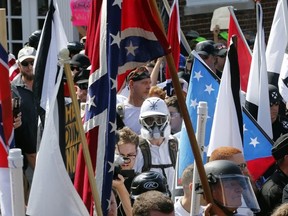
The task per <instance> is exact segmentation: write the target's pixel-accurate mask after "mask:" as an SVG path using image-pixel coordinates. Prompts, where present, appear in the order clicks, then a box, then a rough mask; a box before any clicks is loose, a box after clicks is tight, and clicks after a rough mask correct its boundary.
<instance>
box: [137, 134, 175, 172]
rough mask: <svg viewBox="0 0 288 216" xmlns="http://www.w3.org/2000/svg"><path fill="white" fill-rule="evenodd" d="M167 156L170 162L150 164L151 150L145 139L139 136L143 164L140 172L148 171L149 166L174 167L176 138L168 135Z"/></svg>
mask: <svg viewBox="0 0 288 216" xmlns="http://www.w3.org/2000/svg"><path fill="white" fill-rule="evenodd" d="M168 147H169V156H170V159H171V162H172V164H157V165H155V164H152V160H151V151H150V148H149V144H148V142H147V140H146V139H143V138H140V141H139V148H140V149H141V152H142V154H143V159H144V165H143V167H142V172H145V171H149V170H150V169H151V168H161V169H162V170H163V169H164V168H168V167H172V166H173V168H174V169H175V165H176V159H177V152H178V139H177V138H176V137H174V136H170V137H169V140H168Z"/></svg>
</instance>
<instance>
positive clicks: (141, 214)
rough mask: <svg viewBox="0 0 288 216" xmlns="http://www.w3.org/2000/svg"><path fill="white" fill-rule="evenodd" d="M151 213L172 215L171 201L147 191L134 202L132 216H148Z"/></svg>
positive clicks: (158, 193)
mask: <svg viewBox="0 0 288 216" xmlns="http://www.w3.org/2000/svg"><path fill="white" fill-rule="evenodd" d="M151 211H159V212H161V213H166V214H169V213H172V212H173V211H174V203H173V202H172V200H171V199H170V198H169V197H167V196H165V195H164V194H163V193H161V192H159V191H147V192H145V193H143V194H141V195H139V197H137V199H136V200H135V202H134V205H133V212H132V213H133V216H149V215H150V212H151Z"/></svg>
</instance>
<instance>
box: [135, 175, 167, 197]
mask: <svg viewBox="0 0 288 216" xmlns="http://www.w3.org/2000/svg"><path fill="white" fill-rule="evenodd" d="M150 190H157V191H160V192H162V193H163V194H165V195H166V196H169V197H170V196H171V193H170V191H169V188H168V184H167V180H166V178H165V177H164V176H163V175H162V174H161V173H158V172H155V171H148V172H143V173H140V174H139V175H137V176H136V177H135V178H134V179H133V181H132V184H131V193H130V197H131V199H132V200H135V199H136V198H137V197H138V196H139V195H140V194H142V193H144V192H147V191H150Z"/></svg>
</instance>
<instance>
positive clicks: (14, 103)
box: [12, 97, 20, 118]
mask: <svg viewBox="0 0 288 216" xmlns="http://www.w3.org/2000/svg"><path fill="white" fill-rule="evenodd" d="M12 109H13V117H14V118H16V117H17V116H18V113H20V98H19V97H15V98H13V99H12Z"/></svg>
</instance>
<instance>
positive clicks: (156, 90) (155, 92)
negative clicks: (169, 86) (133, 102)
mask: <svg viewBox="0 0 288 216" xmlns="http://www.w3.org/2000/svg"><path fill="white" fill-rule="evenodd" d="M148 96H149V97H159V98H161V99H162V100H165V97H166V92H165V91H164V90H163V89H162V88H160V87H159V86H151V88H150V90H149V94H148Z"/></svg>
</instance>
